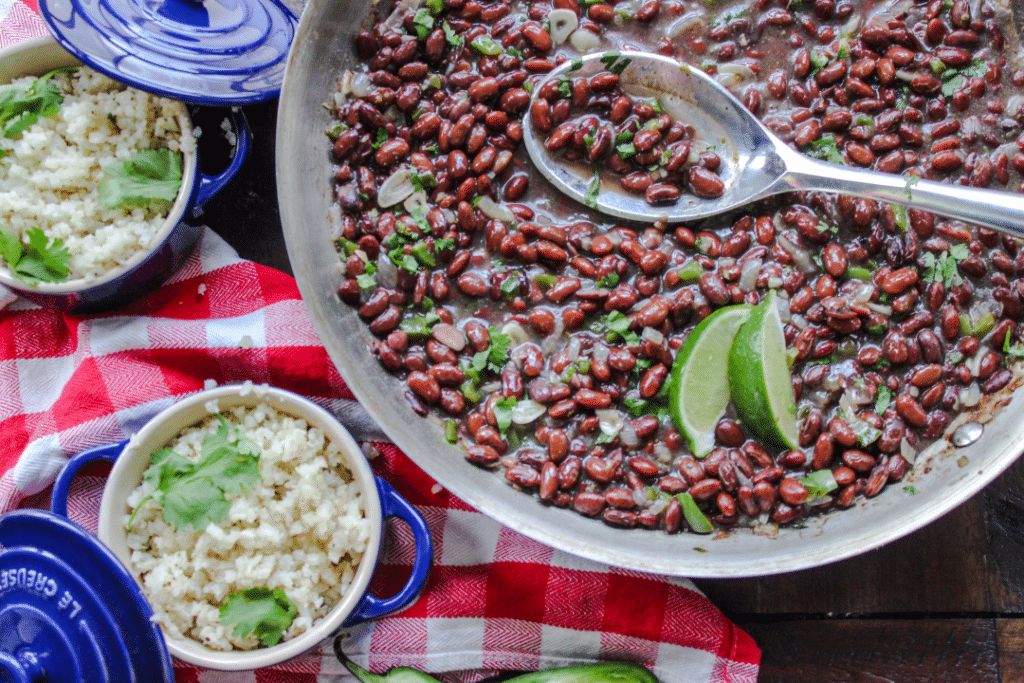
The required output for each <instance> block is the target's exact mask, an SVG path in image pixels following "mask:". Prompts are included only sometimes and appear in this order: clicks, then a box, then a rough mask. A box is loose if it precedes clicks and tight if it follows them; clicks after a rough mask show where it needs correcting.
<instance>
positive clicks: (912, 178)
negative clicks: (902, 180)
mask: <svg viewBox="0 0 1024 683" xmlns="http://www.w3.org/2000/svg"><path fill="white" fill-rule="evenodd" d="M906 179H907V184H906V186H905V187H904V188H903V193H904V194H905V195H907V199H908V200H912V199H913V198H914V195H913V192H912V191H911V188H913V187H914V185H917V181H919V180H921V179H920V178H918V177H917V176H916V175H911V174H909V173H908V174H907V175H906Z"/></svg>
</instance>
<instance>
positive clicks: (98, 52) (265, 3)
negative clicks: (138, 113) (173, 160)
mask: <svg viewBox="0 0 1024 683" xmlns="http://www.w3.org/2000/svg"><path fill="white" fill-rule="evenodd" d="M39 12H40V14H41V15H42V17H43V19H44V20H45V21H46V23H47V24H48V26H49V28H50V32H51V33H52V34H53V36H54V37H55V38H56V39H57V42H59V43H60V44H61V45H62V46H64V48H65V49H66V50H67V51H68V52H70V53H72V54H73V55H75V56H76V57H77V58H78V59H80V60H81V61H82V62H84V63H86V64H88V65H90V66H92V67H93V68H95V69H96V70H97V71H102V72H103V73H105V74H107V75H109V76H111V77H112V78H116V79H117V80H120V81H124V82H125V83H130V84H131V85H134V86H137V87H139V88H142V89H143V90H148V91H149V92H154V93H159V94H161V95H167V96H168V97H174V98H176V99H180V100H184V101H186V102H192V103H196V104H209V105H241V104H252V103H254V102H261V101H263V100H267V99H270V98H273V97H277V95H278V93H279V92H280V90H281V83H282V81H283V80H284V71H285V65H286V63H287V55H288V49H289V47H290V46H291V42H292V38H293V37H294V35H295V27H296V24H297V23H298V17H296V16H295V15H294V14H293V13H292V12H291V11H290V10H289V9H288V8H287V7H285V6H284V5H283V4H281V3H280V2H278V0H202V1H201V2H199V1H196V0H40V1H39Z"/></svg>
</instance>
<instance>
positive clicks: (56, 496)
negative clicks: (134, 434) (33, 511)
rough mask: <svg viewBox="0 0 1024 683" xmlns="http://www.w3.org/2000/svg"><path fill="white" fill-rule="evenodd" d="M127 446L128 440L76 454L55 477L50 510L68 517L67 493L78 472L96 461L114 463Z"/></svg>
mask: <svg viewBox="0 0 1024 683" xmlns="http://www.w3.org/2000/svg"><path fill="white" fill-rule="evenodd" d="M127 445H128V439H125V440H124V441H119V442H117V443H111V444H107V445H105V446H96V447H95V448H90V449H88V450H85V451H82V452H81V453H76V454H75V455H73V456H71V459H70V460H68V464H67V465H64V469H62V470H61V471H60V474H58V475H57V481H55V482H54V483H53V494H52V495H51V497H50V510H51V511H52V512H54V513H55V514H58V515H60V516H61V517H67V516H68V492H69V491H70V489H71V480H72V479H74V478H75V475H76V474H78V470H80V469H82V467H84V466H85V465H88V464H89V463H91V462H95V461H96V460H107V461H109V462H115V461H116V460H117V456H119V455H121V452H122V451H123V450H124V447H125V446H127Z"/></svg>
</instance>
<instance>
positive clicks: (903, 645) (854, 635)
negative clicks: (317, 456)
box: [206, 101, 1024, 683]
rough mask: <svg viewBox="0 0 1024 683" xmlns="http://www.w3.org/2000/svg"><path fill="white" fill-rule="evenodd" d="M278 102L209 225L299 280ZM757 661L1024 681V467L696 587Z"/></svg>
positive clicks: (876, 675) (270, 106)
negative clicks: (838, 540) (836, 548)
mask: <svg viewBox="0 0 1024 683" xmlns="http://www.w3.org/2000/svg"><path fill="white" fill-rule="evenodd" d="M276 106H277V104H276V101H272V102H267V103H264V104H260V105H256V106H251V107H247V108H246V109H245V113H246V116H247V117H248V120H249V123H250V126H251V128H252V130H253V136H254V141H253V148H252V152H251V156H250V159H249V162H248V163H247V164H246V166H245V167H244V168H243V169H242V171H241V172H240V173H239V174H238V176H237V177H236V178H235V179H234V180H233V181H232V183H231V184H230V185H229V186H228V187H227V188H225V190H224V191H223V192H222V193H221V194H220V195H218V196H217V197H216V198H215V199H214V200H212V201H211V202H210V203H209V204H208V205H207V214H206V221H207V224H208V225H210V226H211V227H212V228H213V229H214V230H216V231H217V232H218V233H219V234H220V235H221V236H222V237H224V239H226V240H227V241H228V242H229V243H230V244H232V245H233V246H234V247H235V248H236V249H237V250H238V252H239V254H240V255H241V256H243V257H244V258H248V259H251V260H253V261H256V262H258V263H262V264H265V265H269V266H272V267H274V268H278V269H280V270H283V271H285V272H289V273H290V272H291V268H290V266H289V264H288V257H287V253H286V250H285V244H284V237H283V235H282V232H281V226H280V218H279V215H278V210H277V197H276V187H275V179H274V133H275V126H276V123H277V120H276V114H277V112H276ZM696 583H697V585H698V587H699V588H700V589H701V590H703V591H704V592H705V593H706V594H707V595H708V597H710V598H711V600H712V601H713V602H714V603H715V604H716V605H718V606H719V607H720V608H721V609H722V610H723V611H724V612H725V613H726V615H727V616H729V617H730V618H732V619H733V620H734V621H736V622H737V623H738V624H739V625H740V626H741V627H742V628H743V629H744V630H746V631H747V632H748V633H749V634H750V635H751V636H753V638H754V639H755V641H756V642H757V643H758V645H759V646H760V647H761V649H762V653H763V655H762V657H763V659H762V664H761V673H760V681H761V682H762V683H775V682H776V681H777V682H779V683H832V682H838V683H846V682H850V683H860V682H862V681H863V682H871V683H876V682H881V681H893V682H900V683H903V682H909V683H917V682H919V681H920V682H921V683H924V682H928V683H932V682H933V681H953V682H955V683H975V682H977V683H997V682H1001V683H1017V682H1024V462H1018V463H1017V464H1015V465H1013V466H1011V467H1010V468H1009V469H1008V470H1007V471H1006V472H1005V473H1004V474H1003V475H1001V476H1000V477H999V478H998V479H997V480H996V481H995V482H993V483H992V484H991V485H990V486H989V487H987V488H986V489H985V490H984V491H983V492H982V493H980V494H979V495H977V496H975V497H974V498H972V499H971V500H969V501H967V502H966V503H964V504H963V505H961V506H960V507H958V508H957V509H955V510H953V511H952V512H950V513H949V514H947V515H946V516H944V517H942V518H940V519H939V520H936V521H935V522H933V523H932V524H930V525H928V526H927V527H925V528H923V529H921V530H919V531H917V532H916V533H914V534H911V535H910V536H908V537H906V538H903V539H900V540H898V541H895V542H893V543H891V544H889V545H887V546H885V547H883V548H880V549H878V550H875V551H873V552H870V553H866V554H864V555H861V556H858V557H854V558H851V559H848V560H844V561H842V562H838V563H835V564H832V565H828V566H825V567H819V568H816V569H811V570H807V571H802V572H794V573H790V574H785V575H781V576H772V577H762V578H753V579H732V580H699V581H697V582H696Z"/></svg>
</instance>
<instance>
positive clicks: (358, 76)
mask: <svg viewBox="0 0 1024 683" xmlns="http://www.w3.org/2000/svg"><path fill="white" fill-rule="evenodd" d="M346 73H347V74H349V75H350V76H351V81H350V88H351V92H352V95H354V96H355V97H366V96H367V95H368V94H369V93H370V85H372V84H371V83H370V77H369V76H368V75H366V74H365V73H362V72H360V73H352V72H351V71H346Z"/></svg>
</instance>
